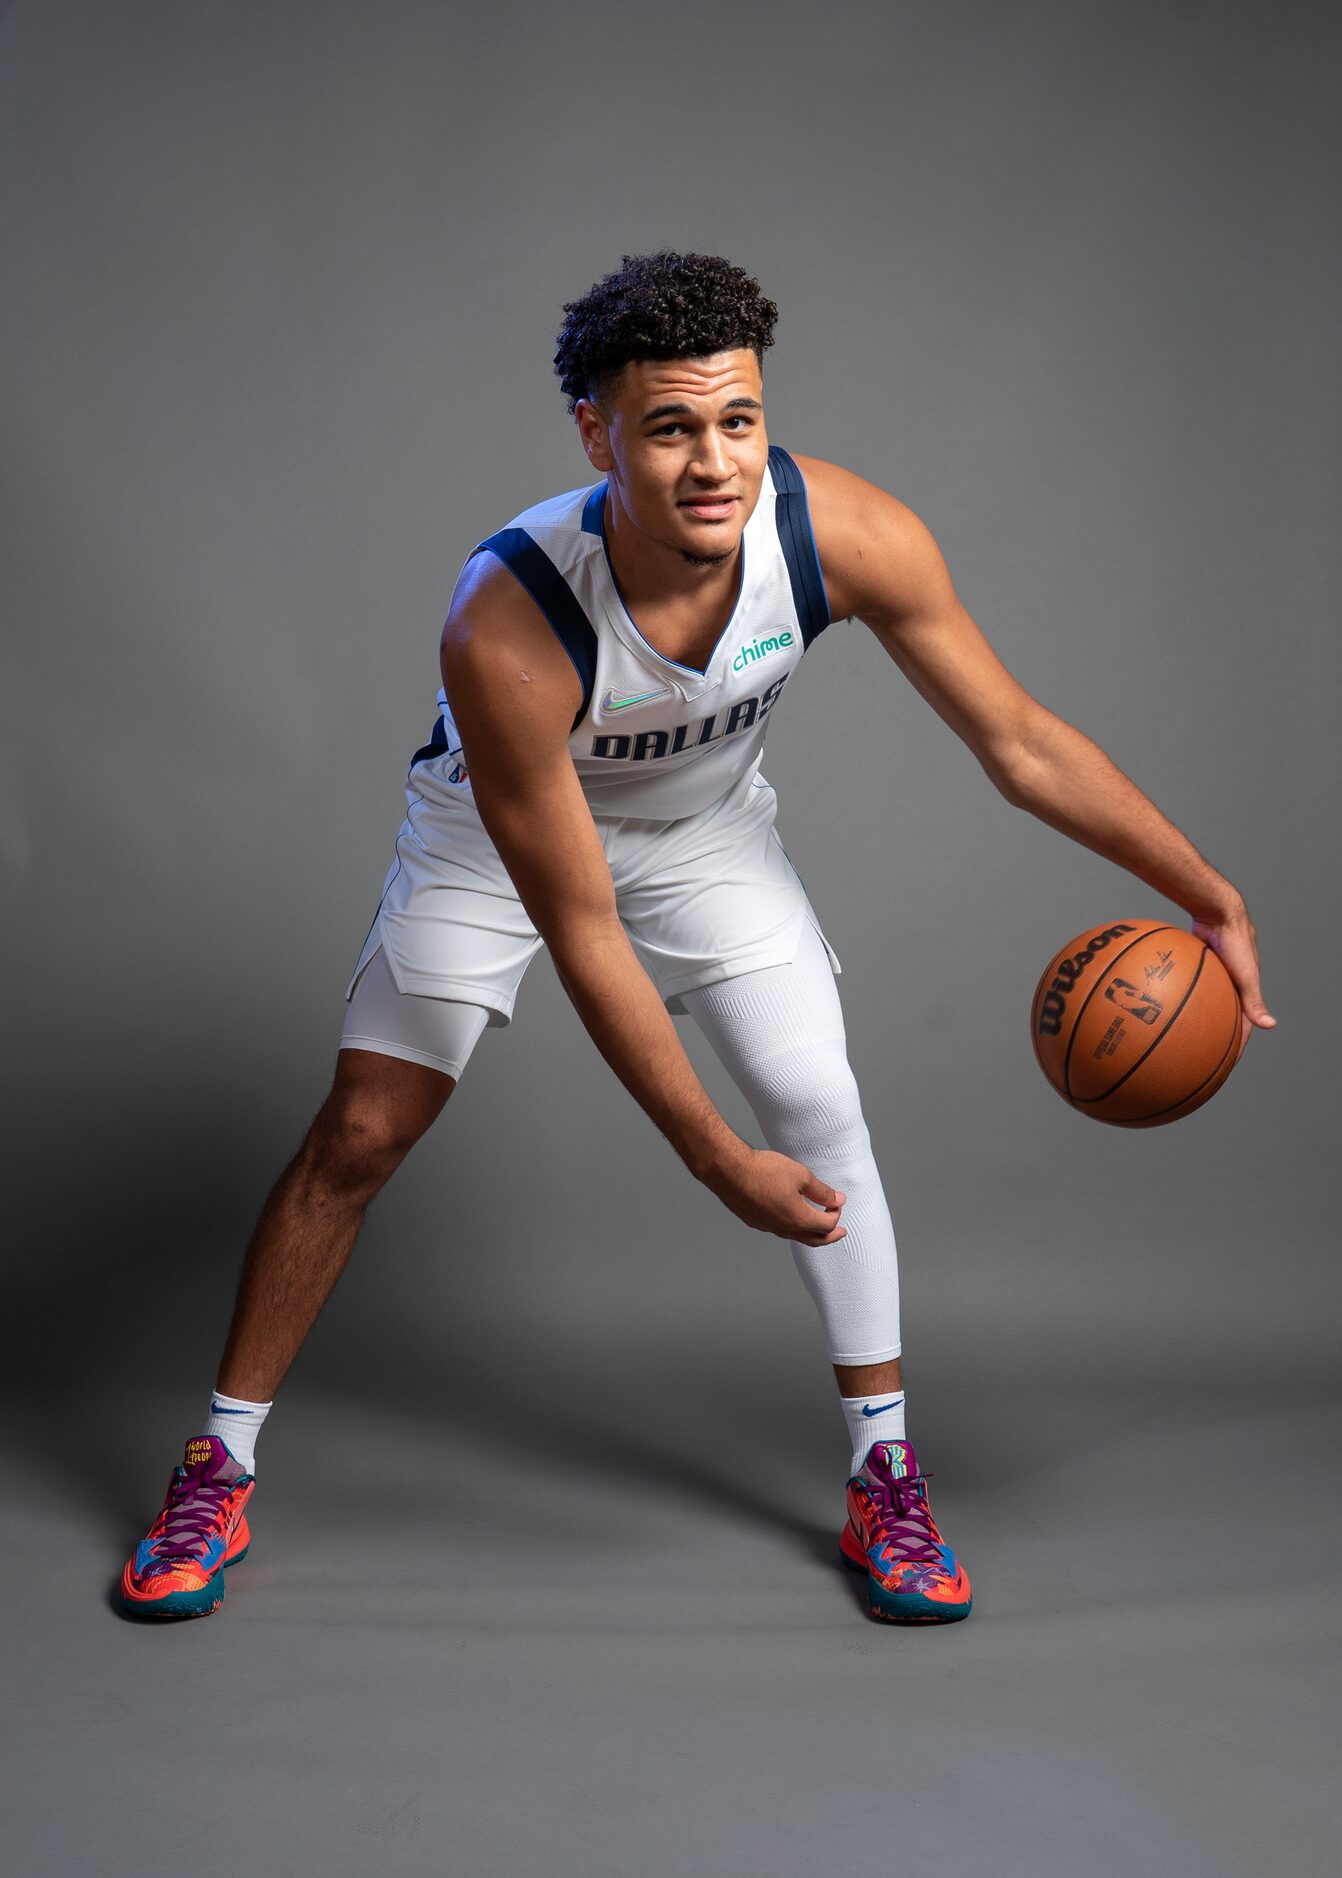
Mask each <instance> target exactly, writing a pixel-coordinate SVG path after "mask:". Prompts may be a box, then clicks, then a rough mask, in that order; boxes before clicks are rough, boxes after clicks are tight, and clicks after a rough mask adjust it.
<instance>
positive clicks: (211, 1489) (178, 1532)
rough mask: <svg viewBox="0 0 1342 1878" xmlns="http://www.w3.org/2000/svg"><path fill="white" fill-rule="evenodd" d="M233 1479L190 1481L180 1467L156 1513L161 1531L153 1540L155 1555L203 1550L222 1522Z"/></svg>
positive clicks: (181, 1554)
mask: <svg viewBox="0 0 1342 1878" xmlns="http://www.w3.org/2000/svg"><path fill="white" fill-rule="evenodd" d="M237 1484H238V1483H237V1482H236V1481H226V1480H209V1481H202V1480H190V1479H188V1478H187V1476H186V1475H185V1474H183V1473H182V1472H181V1470H180V1469H179V1470H178V1472H177V1473H176V1474H174V1475H173V1477H172V1480H171V1481H170V1482H169V1485H168V1497H167V1499H166V1500H165V1502H164V1505H163V1511H162V1512H161V1513H160V1514H159V1525H160V1527H161V1531H160V1532H159V1536H158V1538H157V1539H156V1540H155V1541H154V1557H155V1559H157V1560H159V1561H162V1560H164V1559H168V1558H177V1557H191V1556H193V1555H194V1554H196V1553H198V1552H200V1551H202V1550H203V1549H204V1547H205V1546H206V1544H207V1543H208V1542H209V1539H210V1535H211V1534H212V1533H214V1532H216V1531H218V1530H219V1529H220V1528H221V1527H222V1526H223V1523H224V1511H225V1508H226V1507H227V1505H228V1501H229V1499H230V1497H231V1495H232V1493H233V1490H234V1488H235V1487H236V1486H237Z"/></svg>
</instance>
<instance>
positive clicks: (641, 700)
mask: <svg viewBox="0 0 1342 1878" xmlns="http://www.w3.org/2000/svg"><path fill="white" fill-rule="evenodd" d="M670 696H671V687H670V685H663V686H662V687H661V689H660V690H659V691H636V692H635V693H634V695H633V696H632V697H630V698H617V697H616V695H615V693H614V692H613V691H610V690H608V691H607V692H606V695H605V697H604V698H603V699H602V700H601V708H602V710H603V711H627V710H628V708H629V706H630V705H631V704H650V703H651V702H652V700H653V699H654V698H669V697H670Z"/></svg>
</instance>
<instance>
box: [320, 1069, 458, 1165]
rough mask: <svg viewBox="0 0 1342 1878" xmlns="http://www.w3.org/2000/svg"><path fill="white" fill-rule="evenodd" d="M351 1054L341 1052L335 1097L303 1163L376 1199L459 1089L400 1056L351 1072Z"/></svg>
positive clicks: (324, 1111) (322, 1110)
mask: <svg viewBox="0 0 1342 1878" xmlns="http://www.w3.org/2000/svg"><path fill="white" fill-rule="evenodd" d="M350 1054H352V1053H349V1052H342V1058H341V1066H340V1069H339V1071H338V1072H337V1075H336V1079H335V1082H334V1084H333V1085H332V1088H331V1093H330V1094H329V1095H328V1096H327V1098H326V1100H325V1102H323V1103H322V1106H321V1108H320V1109H319V1110H318V1111H317V1115H316V1117H315V1119H314V1121H313V1123H312V1126H311V1128H310V1129H309V1130H308V1133H307V1137H306V1139H305V1140H304V1142H303V1146H302V1148H301V1149H300V1151H299V1159H300V1162H301V1163H303V1164H304V1165H305V1166H306V1168H307V1170H308V1172H309V1174H310V1175H311V1176H312V1177H313V1178H315V1179H318V1180H320V1181H321V1182H322V1183H323V1184H324V1185H327V1186H330V1187H333V1188H335V1189H337V1190H339V1191H342V1192H348V1193H352V1194H357V1193H360V1192H366V1193H368V1194H370V1195H371V1194H373V1193H376V1191H377V1190H378V1188H379V1187H381V1186H382V1185H383V1183H384V1182H385V1181H386V1180H388V1179H389V1178H390V1176H391V1175H392V1174H393V1173H394V1172H395V1170H396V1169H397V1167H399V1166H400V1164H401V1162H402V1161H403V1160H404V1159H405V1157H406V1155H407V1154H408V1153H409V1152H410V1150H411V1148H413V1147H414V1145H415V1143H416V1142H417V1141H418V1140H419V1139H420V1138H421V1136H422V1135H423V1134H424V1133H425V1131H426V1130H427V1129H428V1128H429V1127H430V1126H431V1125H432V1123H433V1121H434V1120H435V1118H436V1117H437V1115H438V1114H439V1112H440V1111H441V1109H442V1106H443V1104H444V1103H445V1102H446V1100H447V1098H448V1096H449V1095H450V1094H451V1092H452V1090H453V1088H454V1087H455V1086H456V1085H455V1084H454V1082H453V1080H452V1078H451V1077H450V1076H444V1075H441V1074H440V1073H439V1072H437V1071H435V1070H429V1069H425V1068H424V1067H422V1066H421V1065H420V1064H418V1063H406V1062H402V1061H401V1060H400V1059H399V1058H395V1057H383V1058H381V1059H379V1060H378V1061H377V1063H375V1064H374V1065H372V1066H361V1067H360V1068H351V1066H350V1064H349V1063H348V1062H347V1061H346V1058H347V1057H348V1056H349V1055H350ZM359 1054H360V1055H363V1054H365V1053H363V1052H360V1053H359Z"/></svg>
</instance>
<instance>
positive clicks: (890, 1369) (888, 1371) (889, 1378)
mask: <svg viewBox="0 0 1342 1878" xmlns="http://www.w3.org/2000/svg"><path fill="white" fill-rule="evenodd" d="M834 1374H835V1377H836V1378H837V1380H838V1384H839V1394H840V1395H846V1396H858V1395H893V1394H894V1392H895V1391H896V1390H897V1389H902V1388H903V1387H904V1372H903V1370H902V1369H901V1368H900V1366H899V1358H898V1357H896V1358H895V1359H894V1361H893V1362H891V1363H857V1364H844V1363H836V1364H835V1365H834Z"/></svg>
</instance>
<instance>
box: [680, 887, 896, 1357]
mask: <svg viewBox="0 0 1342 1878" xmlns="http://www.w3.org/2000/svg"><path fill="white" fill-rule="evenodd" d="M682 1002H683V1003H684V1006H685V1009H686V1010H687V1011H688V1012H689V1014H690V1016H691V1017H693V1018H694V1020H695V1022H696V1023H697V1024H698V1025H699V1028H700V1029H701V1030H702V1031H703V1033H704V1035H705V1036H706V1037H707V1038H708V1040H709V1042H710V1043H711V1044H712V1046H713V1048H714V1050H715V1051H716V1052H717V1055H718V1057H719V1058H720V1059H721V1061H722V1064H723V1066H724V1067H725V1068H726V1069H727V1071H728V1072H729V1074H730V1075H731V1078H732V1080H733V1081H734V1082H735V1084H736V1086H737V1088H738V1089H739V1090H740V1091H741V1093H742V1095H743V1096H744V1097H745V1098H746V1101H747V1102H749V1104H750V1106H751V1108H752V1110H753V1111H754V1114H755V1119H756V1120H757V1121H758V1123H759V1125H760V1128H761V1129H762V1130H763V1133H764V1139H765V1141H766V1142H767V1144H768V1145H769V1147H771V1148H773V1149H774V1150H775V1151H776V1152H777V1153H779V1154H786V1155H789V1156H790V1157H791V1158H792V1159H793V1160H794V1161H802V1162H804V1163H805V1165H806V1166H807V1167H809V1168H810V1169H811V1170H812V1172H814V1173H816V1174H819V1176H820V1177H821V1179H822V1180H827V1181H828V1182H829V1184H830V1185H831V1186H832V1187H837V1188H838V1189H839V1191H840V1192H841V1193H844V1194H846V1195H847V1196H848V1197H847V1202H846V1204H845V1206H844V1209H843V1224H844V1225H845V1226H846V1227H847V1228H848V1236H847V1238H846V1239H840V1240H839V1241H838V1243H837V1244H836V1245H827V1246H805V1245H798V1244H796V1243H794V1244H793V1247H792V1256H793V1258H794V1259H795V1261H796V1264H797V1270H798V1271H799V1272H800V1273H801V1276H802V1281H803V1283H804V1284H805V1286H806V1289H807V1290H808V1291H809V1292H810V1294H811V1296H812V1297H813V1298H814V1300H815V1304H816V1308H817V1310H818V1311H819V1312H820V1321H821V1324H822V1326H823V1329H824V1333H825V1340H826V1344H827V1346H828V1350H829V1359H830V1361H831V1363H853V1364H857V1363H883V1362H886V1361H888V1360H890V1359H891V1358H893V1357H896V1356H898V1355H899V1351H900V1343H899V1267H898V1264H897V1262H896V1258H895V1232H894V1227H893V1226H892V1225H891V1223H890V1209H889V1207H888V1206H887V1205H886V1202H885V1194H884V1192H883V1191H882V1188H881V1177H880V1174H879V1173H878V1172H877V1169H876V1162H875V1160H874V1158H873V1156H872V1152H871V1136H870V1135H869V1134H868V1132H867V1125H866V1123H865V1121H864V1120H863V1119H862V1105H861V1103H860V1101H859V1099H858V1093H857V1083H856V1082H855V1081H854V1078H853V1072H852V1070H851V1069H850V1068H849V1067H848V1046H847V1040H846V1038H845V1036H844V1028H843V1012H842V1010H841V1008H840V1006H839V993H838V989H837V987H836V986H835V983H834V974H833V972H832V971H831V969H830V964H829V958H828V956H827V954H826V952H825V948H824V945H823V944H822V943H821V940H820V937H819V935H818V934H817V933H816V932H815V931H814V929H813V928H812V927H811V925H810V924H809V923H808V924H807V925H806V927H805V929H804V930H803V933H802V938H801V944H800V945H799V947H798V949H797V956H796V957H795V958H794V959H793V961H792V963H791V964H790V965H776V966H771V967H770V968H769V969H768V970H767V971H762V972H747V973H745V974H744V975H743V976H742V977H740V978H729V979H727V980H726V981H725V982H724V983H722V984H717V985H708V986H706V987H705V988H704V989H703V990H701V991H686V992H684V993H683V994H682Z"/></svg>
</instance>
